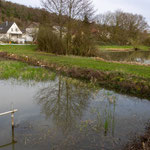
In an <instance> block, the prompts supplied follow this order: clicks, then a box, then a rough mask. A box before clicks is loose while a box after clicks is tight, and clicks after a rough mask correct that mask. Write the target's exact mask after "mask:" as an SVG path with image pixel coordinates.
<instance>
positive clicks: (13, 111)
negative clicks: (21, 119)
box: [0, 109, 18, 128]
mask: <svg viewBox="0 0 150 150" xmlns="http://www.w3.org/2000/svg"><path fill="white" fill-rule="evenodd" d="M17 111H18V110H17V109H13V110H12V111H8V112H4V113H0V116H4V115H7V114H11V126H12V128H14V125H15V124H14V113H15V112H17Z"/></svg>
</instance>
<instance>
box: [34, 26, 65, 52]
mask: <svg viewBox="0 0 150 150" xmlns="http://www.w3.org/2000/svg"><path fill="white" fill-rule="evenodd" d="M37 42H38V48H39V49H40V50H41V51H45V52H49V53H55V54H65V46H64V42H63V41H62V40H61V39H60V38H59V37H58V35H57V34H56V33H54V32H53V31H52V28H50V27H47V26H43V27H41V28H40V30H39V33H38V37H37Z"/></svg>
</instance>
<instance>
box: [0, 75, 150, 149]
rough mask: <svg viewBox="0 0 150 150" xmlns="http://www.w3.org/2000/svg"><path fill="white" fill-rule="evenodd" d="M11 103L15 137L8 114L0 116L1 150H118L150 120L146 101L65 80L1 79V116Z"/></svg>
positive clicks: (61, 78) (148, 104)
mask: <svg viewBox="0 0 150 150" xmlns="http://www.w3.org/2000/svg"><path fill="white" fill-rule="evenodd" d="M12 103H13V105H14V108H17V109H18V110H19V111H18V112H17V113H15V130H14V135H13V137H12V132H11V118H10V115H8V116H2V117H0V150H11V149H12V150H77V149H80V150H100V149H104V150H105V149H107V150H120V149H122V148H123V147H124V146H125V145H126V144H127V142H128V141H129V140H130V139H131V138H132V137H134V136H135V135H140V134H142V133H143V131H144V129H145V126H146V123H147V122H148V121H149V118H150V117H149V116H150V102H149V101H148V100H144V99H143V100H142V99H138V98H136V97H130V96H125V95H121V94H117V93H115V92H112V91H108V90H105V89H97V88H96V87H93V86H91V85H89V84H85V83H82V82H80V81H78V80H72V79H70V78H63V77H58V78H57V79H56V80H54V81H49V82H46V83H44V82H39V83H34V82H30V83H21V82H18V81H12V80H7V81H0V112H5V111H8V110H9V109H10V108H11V104H12ZM12 141H13V144H11V142H12ZM14 141H15V142H14ZM9 143H10V145H9Z"/></svg>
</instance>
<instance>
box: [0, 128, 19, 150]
mask: <svg viewBox="0 0 150 150" xmlns="http://www.w3.org/2000/svg"><path fill="white" fill-rule="evenodd" d="M15 144H17V141H16V140H15V129H14V127H12V134H11V142H10V143H8V144H4V145H0V149H2V148H6V147H9V146H12V150H15Z"/></svg>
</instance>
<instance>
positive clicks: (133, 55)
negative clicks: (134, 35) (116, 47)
mask: <svg viewBox="0 0 150 150" xmlns="http://www.w3.org/2000/svg"><path fill="white" fill-rule="evenodd" d="M99 56H100V57H101V58H104V59H106V60H112V61H127V62H139V63H142V64H150V51H131V52H100V54H99Z"/></svg>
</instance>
